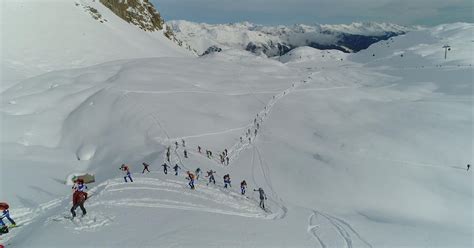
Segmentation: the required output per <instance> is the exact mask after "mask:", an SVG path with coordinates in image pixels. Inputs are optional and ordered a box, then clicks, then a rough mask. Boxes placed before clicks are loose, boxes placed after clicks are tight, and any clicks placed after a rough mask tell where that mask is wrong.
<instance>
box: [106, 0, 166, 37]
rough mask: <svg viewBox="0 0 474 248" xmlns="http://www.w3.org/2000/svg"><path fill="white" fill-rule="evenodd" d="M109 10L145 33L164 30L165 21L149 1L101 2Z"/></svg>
mask: <svg viewBox="0 0 474 248" xmlns="http://www.w3.org/2000/svg"><path fill="white" fill-rule="evenodd" d="M100 2H101V3H102V4H103V5H105V6H106V7H107V8H109V9H110V10H112V12H114V13H115V14H116V15H117V16H119V17H120V18H122V19H124V20H125V21H127V22H128V23H131V24H134V25H136V26H138V27H140V28H141V29H143V30H145V31H150V32H153V31H158V30H162V29H163V26H164V23H165V22H164V20H163V18H162V17H161V15H160V13H158V11H157V10H156V9H155V7H154V6H153V4H151V3H150V2H149V1H148V0H100Z"/></svg>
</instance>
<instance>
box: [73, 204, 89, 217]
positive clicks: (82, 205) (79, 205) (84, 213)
mask: <svg viewBox="0 0 474 248" xmlns="http://www.w3.org/2000/svg"><path fill="white" fill-rule="evenodd" d="M77 207H80V208H81V210H82V215H86V213H87V212H86V209H85V208H84V202H81V203H77V204H76V205H74V206H72V208H71V213H72V217H73V218H74V217H76V208H77Z"/></svg>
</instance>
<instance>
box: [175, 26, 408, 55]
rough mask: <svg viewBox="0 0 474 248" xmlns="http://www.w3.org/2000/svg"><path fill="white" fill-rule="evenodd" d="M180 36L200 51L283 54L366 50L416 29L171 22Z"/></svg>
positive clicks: (400, 27)
mask: <svg viewBox="0 0 474 248" xmlns="http://www.w3.org/2000/svg"><path fill="white" fill-rule="evenodd" d="M167 25H168V26H171V28H172V30H173V33H174V34H175V36H176V38H177V39H178V40H180V41H183V42H185V43H187V44H188V45H189V46H190V47H191V48H192V49H194V50H195V52H196V53H197V54H200V55H203V54H207V53H211V52H216V51H219V50H220V49H226V48H234V49H243V50H247V51H250V52H252V53H255V54H257V55H266V56H268V57H273V56H280V55H283V54H285V53H287V52H288V51H290V50H292V49H294V48H297V47H301V46H310V47H313V48H317V49H322V50H324V49H336V50H340V51H342V52H345V53H351V52H357V51H360V50H362V49H366V48H367V47H369V46H370V45H371V44H373V43H375V42H378V41H380V40H386V39H389V38H390V37H393V36H397V35H401V34H405V33H406V32H408V31H410V30H411V29H412V28H408V27H404V26H399V25H396V24H391V23H374V22H367V23H352V24H349V25H345V24H341V25H320V24H316V25H303V24H299V25H293V26H262V25H257V24H252V23H249V22H242V23H231V24H206V23H194V22H189V21H183V20H180V21H169V22H167Z"/></svg>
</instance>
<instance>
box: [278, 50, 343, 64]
mask: <svg viewBox="0 0 474 248" xmlns="http://www.w3.org/2000/svg"><path fill="white" fill-rule="evenodd" d="M346 57H347V54H346V53H343V52H341V51H339V50H319V49H316V48H312V47H298V48H295V49H293V50H291V51H290V52H288V53H286V54H284V55H282V56H280V57H278V61H280V62H282V63H299V62H311V63H314V62H316V61H321V62H322V61H328V60H329V61H334V60H339V61H344V59H345V58H346Z"/></svg>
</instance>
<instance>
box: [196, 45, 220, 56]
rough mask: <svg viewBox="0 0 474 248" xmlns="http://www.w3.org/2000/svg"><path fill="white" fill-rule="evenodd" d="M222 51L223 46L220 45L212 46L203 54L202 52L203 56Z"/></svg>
mask: <svg viewBox="0 0 474 248" xmlns="http://www.w3.org/2000/svg"><path fill="white" fill-rule="evenodd" d="M220 52H222V48H220V47H218V46H210V47H209V48H208V49H207V50H206V51H204V53H203V54H201V56H204V55H208V54H211V53H220Z"/></svg>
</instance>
